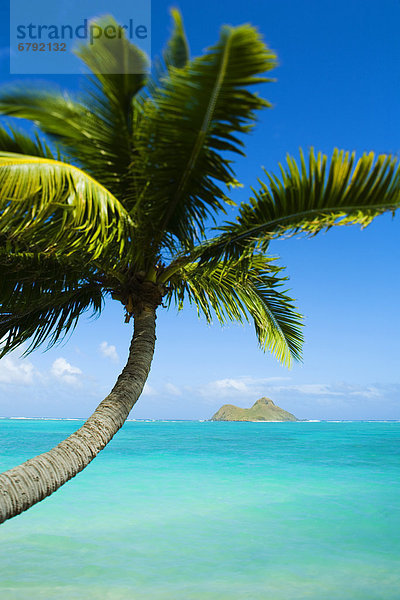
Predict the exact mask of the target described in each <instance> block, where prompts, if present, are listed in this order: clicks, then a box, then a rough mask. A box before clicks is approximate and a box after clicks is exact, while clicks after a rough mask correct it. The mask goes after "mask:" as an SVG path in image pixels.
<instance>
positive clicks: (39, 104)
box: [0, 17, 147, 201]
mask: <svg viewBox="0 0 400 600" xmlns="http://www.w3.org/2000/svg"><path fill="white" fill-rule="evenodd" d="M94 24H96V25H98V26H101V27H105V26H106V25H112V26H114V27H117V24H116V22H115V21H114V20H113V19H112V18H111V17H104V18H103V19H100V20H98V21H96V22H95V23H94ZM76 53H77V55H78V56H79V57H80V58H81V59H82V60H83V61H84V62H85V64H86V65H87V66H88V67H89V69H91V71H92V72H93V73H94V74H93V75H92V76H91V77H89V78H88V79H89V85H88V86H87V89H86V91H85V93H83V94H81V95H79V96H78V97H77V98H73V97H71V96H70V95H68V94H65V93H60V92H58V91H57V90H53V91H49V90H43V89H31V90H29V91H27V90H26V87H25V86H24V87H22V86H12V87H6V88H5V89H4V90H3V91H2V93H1V94H0V113H2V114H4V115H8V116H12V117H21V118H25V119H30V120H31V121H34V122H35V123H37V125H38V126H39V127H40V129H41V130H42V131H43V132H44V133H46V134H48V135H49V136H51V138H53V139H54V140H55V141H56V142H58V143H59V144H61V145H62V148H63V150H64V152H65V153H66V154H67V155H68V156H69V157H70V159H72V160H73V161H74V162H75V163H76V164H78V165H80V166H81V167H83V168H84V169H85V170H87V171H88V173H90V174H91V175H92V176H93V177H95V178H96V179H97V180H98V181H99V182H100V183H102V185H104V186H106V187H107V188H108V189H109V190H110V191H111V192H112V193H113V194H114V195H117V196H118V198H119V199H121V201H123V199H124V192H125V191H126V190H127V189H129V187H130V185H129V182H130V175H129V165H130V163H131V161H132V153H133V148H132V127H133V124H134V122H135V111H136V110H140V103H135V102H134V97H135V95H136V94H138V92H139V91H140V90H141V89H142V88H143V86H144V85H145V81H146V76H145V71H146V68H147V67H146V63H147V59H146V57H145V56H144V54H143V53H142V52H141V51H140V50H139V49H137V48H136V47H135V46H134V45H133V44H131V43H130V42H129V40H127V38H126V36H125V34H124V33H121V37H117V38H116V39H108V38H107V37H105V36H102V37H101V38H98V39H95V40H93V44H89V43H88V44H86V45H81V46H80V47H79V48H78V49H77V51H76Z"/></svg>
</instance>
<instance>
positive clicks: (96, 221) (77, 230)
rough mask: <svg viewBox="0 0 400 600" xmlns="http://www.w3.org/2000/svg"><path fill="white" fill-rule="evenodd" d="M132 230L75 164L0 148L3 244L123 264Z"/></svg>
mask: <svg viewBox="0 0 400 600" xmlns="http://www.w3.org/2000/svg"><path fill="white" fill-rule="evenodd" d="M132 232H133V226H132V224H131V221H130V218H129V216H128V214H127V213H126V211H125V210H124V208H123V207H122V205H121V204H120V203H119V202H118V200H117V199H116V198H115V197H114V196H113V195H112V194H111V193H110V192H109V191H108V190H107V189H105V188H104V187H103V186H102V185H100V184H99V183H98V182H97V181H95V180H94V179H92V178H91V177H90V176H89V175H87V174H85V173H84V172H83V171H81V170H80V169H78V168H77V167H74V166H72V165H68V164H66V163H62V162H59V161H55V160H51V159H47V158H42V157H40V156H24V155H20V154H14V153H9V152H0V236H2V237H3V238H4V240H5V242H4V243H5V244H7V243H8V242H9V243H11V242H12V243H13V244H17V243H18V244H19V247H20V248H21V249H23V248H25V249H27V248H36V249H37V250H38V251H39V250H41V251H45V252H49V251H51V252H53V253H54V254H65V255H67V256H71V255H74V254H75V255H81V256H86V257H87V259H88V260H89V259H92V260H94V259H99V258H100V257H101V258H102V259H103V260H117V259H119V260H122V262H123V259H127V258H128V256H127V251H126V246H127V243H128V241H130V240H131V236H132Z"/></svg>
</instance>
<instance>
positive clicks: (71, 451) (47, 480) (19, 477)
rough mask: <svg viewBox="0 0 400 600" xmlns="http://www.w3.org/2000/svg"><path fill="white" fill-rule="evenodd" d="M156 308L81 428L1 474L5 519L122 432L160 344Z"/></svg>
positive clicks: (141, 322) (144, 316)
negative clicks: (126, 358)
mask: <svg viewBox="0 0 400 600" xmlns="http://www.w3.org/2000/svg"><path fill="white" fill-rule="evenodd" d="M155 321H156V315H155V309H154V308H152V307H148V306H146V307H144V308H143V310H142V311H141V312H140V314H138V315H137V316H135V318H134V334H133V338H132V342H131V346H130V349H129V357H128V362H127V363H126V365H125V367H124V369H123V371H122V373H121V374H120V376H119V377H118V380H117V383H116V384H115V386H114V388H113V389H112V391H111V393H110V394H109V395H108V396H107V397H106V398H105V399H104V400H103V401H102V402H101V403H100V404H99V406H98V407H97V408H96V410H95V411H94V413H93V414H92V415H91V417H89V419H88V420H87V421H86V422H85V423H84V425H83V426H82V427H81V428H80V429H78V431H76V432H75V433H73V434H72V435H70V436H69V437H68V438H66V439H65V440H64V441H62V442H61V443H60V444H58V445H57V446H55V447H54V448H53V449H52V450H50V451H49V452H45V453H44V454H39V455H38V456H36V457H35V458H31V459H30V460H27V461H26V462H24V463H22V464H21V465H19V466H17V467H14V468H13V469H10V470H9V471H5V472H4V473H2V474H0V523H2V522H3V521H5V520H6V519H10V518H11V517H14V516H15V515H18V514H20V513H21V512H23V511H24V510H27V509H28V508H30V507H31V506H33V505H34V504H36V503H37V502H40V501H41V500H43V499H44V498H46V496H50V494H52V493H53V492H55V491H56V490H58V488H59V487H61V486H62V485H63V484H64V483H66V482H67V481H68V480H69V479H71V478H72V477H75V475H77V473H79V472H80V471H82V470H83V469H84V468H85V467H86V466H87V465H88V464H89V463H90V462H91V461H92V460H93V459H94V458H95V457H96V456H97V454H98V453H99V452H100V450H102V449H103V448H104V447H105V446H106V445H107V444H108V442H109V441H110V440H111V439H112V438H113V436H114V435H115V434H116V433H117V431H118V430H119V429H120V427H121V426H122V425H123V424H124V422H125V421H126V419H127V417H128V415H129V412H130V411H131V409H132V407H133V405H134V404H135V403H136V401H137V399H138V398H139V396H140V394H141V392H142V390H143V387H144V384H145V382H146V379H147V377H148V374H149V371H150V366H151V361H152V358H153V353H154V345H155V340H156V336H155Z"/></svg>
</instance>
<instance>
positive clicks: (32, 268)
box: [0, 248, 104, 358]
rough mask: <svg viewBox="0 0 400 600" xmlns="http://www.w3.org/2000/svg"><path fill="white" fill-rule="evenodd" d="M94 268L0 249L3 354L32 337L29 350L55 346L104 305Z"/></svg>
mask: <svg viewBox="0 0 400 600" xmlns="http://www.w3.org/2000/svg"><path fill="white" fill-rule="evenodd" d="M103 294H104V292H103V291H102V287H101V284H100V283H99V281H98V280H97V278H96V273H95V270H94V269H93V268H92V267H90V266H89V265H84V264H82V261H81V260H79V261H77V262H74V261H72V260H70V259H66V258H64V257H55V256H52V255H51V254H50V253H47V254H46V253H33V252H20V251H15V250H12V251H10V250H6V249H4V248H1V249H0V339H1V345H0V358H1V357H2V356H4V355H5V354H7V353H8V352H11V351H12V350H14V349H15V348H17V347H19V346H20V345H21V344H23V343H25V342H28V341H30V345H29V347H28V348H27V350H26V352H25V354H27V353H29V352H32V350H34V349H36V348H37V347H38V346H40V345H41V344H43V343H44V342H47V344H48V347H51V346H53V345H54V344H55V343H56V342H57V341H60V340H61V339H63V338H64V337H65V335H67V334H68V332H70V331H71V332H72V331H73V329H74V328H75V326H76V323H77V320H78V318H79V317H80V315H81V314H82V313H83V312H85V311H87V310H91V311H92V313H93V314H99V313H100V311H101V308H102V303H103Z"/></svg>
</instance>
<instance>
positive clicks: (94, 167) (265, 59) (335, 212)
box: [0, 11, 400, 522]
mask: <svg viewBox="0 0 400 600" xmlns="http://www.w3.org/2000/svg"><path fill="white" fill-rule="evenodd" d="M173 19H174V28H173V32H172V36H171V38H170V41H169V42H168V44H167V47H166V50H165V52H164V55H163V63H162V66H160V65H159V67H158V74H157V77H154V78H150V77H146V75H145V74H144V72H145V61H146V59H145V57H144V56H143V55H142V54H141V52H140V51H139V50H138V49H137V48H135V47H134V46H133V45H131V44H130V43H129V41H128V40H127V39H125V38H122V39H120V40H118V41H116V40H112V42H111V41H110V40H107V39H106V38H104V39H103V38H100V39H98V40H96V41H95V43H94V44H93V45H86V46H81V47H80V48H79V49H78V51H77V53H78V55H79V56H80V58H81V59H82V60H83V61H84V62H85V63H86V65H87V67H89V69H90V70H91V71H92V75H91V76H90V77H89V79H88V82H89V83H88V87H87V88H86V90H85V92H83V93H82V94H81V95H80V96H79V97H77V98H72V97H70V96H69V95H67V94H62V93H60V92H55V91H54V92H49V91H43V90H38V91H35V90H29V91H25V90H24V89H22V88H16V89H11V90H6V91H4V92H3V93H2V94H1V96H0V110H1V112H2V114H4V115H7V116H12V117H22V118H25V119H30V120H31V121H33V122H34V123H35V124H37V125H38V127H39V128H40V130H41V132H42V133H44V134H46V135H47V136H48V138H47V139H48V140H49V141H48V142H47V143H46V141H44V139H41V138H39V137H38V135H36V136H34V137H29V136H28V135H26V134H24V133H21V132H18V131H16V130H14V129H11V128H9V129H5V128H2V129H0V242H1V243H0V303H1V307H0V339H1V340H2V345H1V356H4V355H5V354H7V353H8V352H10V351H11V350H14V349H15V348H17V347H19V346H21V344H25V347H26V345H27V344H29V345H28V346H27V349H26V352H31V351H32V350H34V349H35V348H37V347H38V346H39V345H41V344H43V343H44V342H46V343H47V345H48V346H51V345H53V344H55V343H56V342H57V341H59V340H60V339H62V337H63V336H64V335H65V334H67V333H68V332H70V331H72V330H73V328H74V327H75V325H76V323H77V320H78V319H79V317H80V315H81V314H82V313H84V312H85V311H87V310H91V311H92V312H93V313H100V311H101V309H102V306H103V302H104V299H105V298H106V297H109V296H111V298H113V299H114V300H117V301H119V302H120V303H122V305H123V307H124V310H125V320H126V321H127V322H129V320H130V319H131V318H133V323H134V333H133V338H132V343H131V346H130V350H129V357H128V361H127V363H126V366H125V367H124V369H123V371H122V373H121V374H120V376H119V378H118V380H117V382H116V384H115V386H114V388H113V390H112V391H111V393H110V394H109V395H108V396H107V397H106V398H105V399H104V400H103V401H102V402H101V403H100V405H99V406H98V407H97V409H96V410H95V412H94V413H93V415H92V416H91V417H90V418H89V419H88V420H87V421H86V422H85V424H84V425H83V426H82V427H81V428H80V429H79V430H78V431H76V432H75V433H74V434H72V435H71V436H69V437H68V438H67V439H66V440H64V441H63V442H61V443H60V444H58V445H57V446H56V447H55V448H53V449H52V450H50V451H49V452H46V453H44V454H41V455H39V456H37V457H35V458H32V459H30V460H28V461H27V462H25V463H23V464H22V465H20V466H18V467H15V468H13V469H11V470H9V471H6V472H5V473H3V474H2V475H0V522H1V521H4V520H6V519H8V518H10V517H12V516H14V515H16V514H19V513H21V512H22V511H24V510H26V509H27V508H29V507H30V506H32V505H33V504H35V503H36V502H38V501H40V500H42V499H43V498H45V497H46V496H48V495H49V494H51V493H52V492H54V491H55V490H56V489H58V488H59V487H60V486H61V485H63V484H64V483H65V482H66V481H68V480H69V479H71V478H72V477H74V476H75V475H76V474H77V473H78V472H79V471H81V470H82V469H84V468H85V467H86V466H87V465H88V463H89V462H90V461H91V460H92V459H93V458H94V457H95V456H96V455H97V454H98V452H99V451H100V450H101V449H102V448H104V446H105V445H106V444H107V443H108V442H109V441H110V440H111V438H112V437H113V436H114V434H115V433H116V432H117V431H118V430H119V428H120V427H121V426H122V425H123V423H124V422H125V420H126V418H127V416H128V414H129V412H130V410H131V409H132V407H133V405H134V404H135V402H136V401H137V399H138V398H139V396H140V394H141V392H142V389H143V386H144V384H145V381H146V378H147V376H148V373H149V370H150V365H151V361H152V356H153V351H154V344H155V339H156V338H155V323H156V311H157V309H158V308H159V307H161V306H162V307H168V306H170V305H171V304H174V305H178V307H179V308H180V307H181V306H182V304H183V303H184V302H186V301H189V302H190V303H192V304H193V305H194V306H195V307H196V308H197V311H198V313H199V314H202V315H204V316H205V318H206V319H207V320H208V321H210V320H211V319H213V318H216V319H217V320H218V321H220V322H222V323H224V322H227V321H236V320H238V321H243V320H253V321H254V325H255V330H256V334H257V338H258V342H259V344H260V346H261V347H262V348H263V349H269V350H271V351H272V352H273V353H274V354H275V355H276V357H277V358H278V359H279V360H280V361H281V362H283V363H286V364H289V363H290V362H291V360H292V359H294V360H298V359H300V356H301V345H302V333H301V331H302V330H301V316H300V315H299V314H298V313H297V311H296V309H295V307H294V305H293V301H292V300H291V298H290V297H289V296H288V295H287V292H286V291H285V289H284V286H285V277H284V276H283V274H282V272H281V271H282V268H281V267H279V266H278V265H277V264H276V261H275V260H273V259H272V258H271V257H268V254H267V251H268V245H269V243H270V241H271V240H272V239H274V238H277V237H280V236H288V235H293V234H295V233H304V234H306V235H315V234H316V233H318V232H319V231H321V230H323V229H327V228H330V227H331V226H333V225H348V224H360V225H361V226H363V227H364V226H366V225H367V224H368V223H370V222H371V221H372V220H373V219H374V218H375V217H376V216H378V215H380V214H382V213H384V212H387V211H394V210H395V209H396V208H397V207H398V206H399V203H400V170H399V168H398V166H397V163H396V160H395V159H393V158H391V157H390V156H379V157H377V158H375V157H374V155H373V154H368V155H364V156H362V157H361V158H360V159H359V160H358V161H356V159H355V157H354V155H353V154H351V155H349V154H348V153H344V152H339V151H335V152H334V154H333V156H331V157H330V158H329V159H328V158H327V157H326V156H323V155H321V154H315V153H314V152H313V151H312V150H311V151H310V152H309V154H308V157H306V156H305V155H304V154H303V153H301V155H300V161H299V164H298V163H297V162H296V161H295V160H294V159H293V158H288V160H287V165H285V166H280V174H279V176H277V175H273V174H270V173H267V172H266V173H265V181H266V183H265V182H262V181H259V183H258V185H257V189H254V190H253V196H252V198H250V200H249V201H248V202H246V203H243V204H242V205H241V206H240V208H239V211H238V216H237V219H236V220H235V221H234V222H225V223H223V224H222V225H221V219H220V214H221V213H224V212H225V210H224V206H225V205H226V204H229V203H231V201H230V199H229V189H230V188H231V187H234V186H236V185H238V182H237V180H236V179H235V174H234V171H233V168H232V161H231V159H232V156H233V153H236V154H240V155H244V152H243V146H244V144H243V140H242V138H241V134H244V133H247V132H248V131H249V130H250V129H251V127H252V125H253V122H254V120H255V115H256V112H257V111H258V110H260V109H262V108H266V107H268V106H269V103H268V102H267V101H266V100H264V99H262V98H260V97H259V96H258V95H257V94H256V93H254V92H253V91H250V89H251V86H252V85H253V84H260V83H264V82H268V81H270V79H268V78H267V77H266V76H265V74H266V73H267V72H268V71H270V70H271V69H273V67H274V66H275V64H276V56H275V54H274V52H273V51H272V50H270V49H269V48H268V47H267V46H266V45H265V44H264V43H263V41H262V39H261V38H260V36H259V34H258V33H257V31H256V30H255V29H254V28H252V27H250V26H247V25H246V26H241V27H235V28H232V27H224V28H223V29H222V31H221V35H220V38H219V40H218V42H217V43H216V44H215V45H214V46H213V47H212V48H210V49H209V50H208V51H207V52H206V53H205V54H204V55H203V56H201V57H198V58H194V59H190V57H189V51H188V44H187V40H186V37H185V33H184V29H183V25H182V20H181V17H180V15H179V13H178V12H176V11H174V12H173ZM107 23H110V19H109V18H107ZM101 24H103V25H104V22H103V23H100V25H101ZM132 64H135V65H136V67H137V68H136V73H137V74H131V71H132V68H127V66H126V65H130V67H131V65H132ZM160 64H161V63H160ZM216 217H219V220H218V221H216V220H215V219H216ZM210 223H211V224H214V225H215V227H214V229H213V233H212V236H211V237H210V234H209V230H210Z"/></svg>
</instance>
